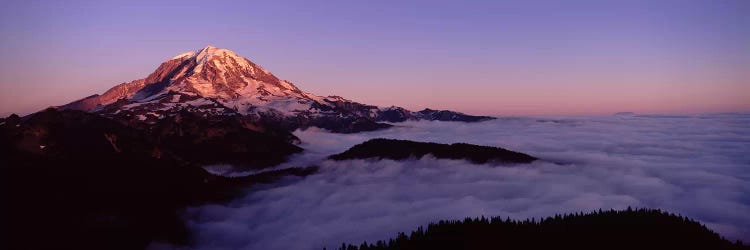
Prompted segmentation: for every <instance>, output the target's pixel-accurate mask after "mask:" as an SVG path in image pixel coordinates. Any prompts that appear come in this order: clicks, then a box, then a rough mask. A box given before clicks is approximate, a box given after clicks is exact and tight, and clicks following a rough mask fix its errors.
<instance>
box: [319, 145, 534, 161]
mask: <svg viewBox="0 0 750 250" xmlns="http://www.w3.org/2000/svg"><path fill="white" fill-rule="evenodd" d="M427 154H430V155H433V156H435V157H436V158H441V159H464V160H468V161H471V162H473V163H479V164H482V163H530V162H533V161H535V160H537V158H535V157H533V156H530V155H527V154H524V153H519V152H514V151H510V150H507V149H503V148H498V147H489V146H478V145H472V144H466V143H454V144H440V143H431V142H415V141H407V140H394V139H372V140H369V141H366V142H363V143H361V144H357V145H355V146H354V147H352V148H350V149H349V150H346V151H344V152H343V153H340V154H336V155H332V156H330V157H329V158H330V159H333V160H349V159H367V158H378V159H383V158H385V159H392V160H403V159H407V158H410V157H416V158H421V157H423V156H425V155H427Z"/></svg>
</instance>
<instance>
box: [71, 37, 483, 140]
mask: <svg viewBox="0 0 750 250" xmlns="http://www.w3.org/2000/svg"><path fill="white" fill-rule="evenodd" d="M60 108H63V109H76V110H85V111H90V112H96V113H100V114H102V115H104V116H107V117H110V118H115V119H118V120H122V121H127V122H132V123H139V122H143V123H154V122H156V121H158V120H161V119H164V118H166V117H170V116H173V115H174V114H176V113H178V112H181V111H183V110H187V111H189V112H194V113H198V114H200V115H202V116H206V117H208V116H232V115H242V116H246V117H249V118H252V119H253V120H254V121H256V122H258V123H263V124H266V125H269V126H276V127H282V128H284V129H287V130H294V129H297V128H306V127H310V126H317V127H321V128H326V129H329V130H331V131H333V132H343V133H348V132H358V131H367V130H375V129H381V128H387V127H389V126H390V125H387V124H382V123H379V122H384V121H385V122H402V121H406V120H439V121H465V122H476V121H483V120H488V119H493V118H492V117H486V116H470V115H465V114H461V113H458V112H453V111H447V110H442V111H439V110H430V109H425V110H422V111H419V112H412V111H409V110H406V109H403V108H399V107H389V108H379V107H377V106H373V105H366V104H361V103H357V102H354V101H351V100H347V99H345V98H342V97H338V96H327V97H324V96H318V95H314V94H311V93H308V92H304V91H302V90H300V89H299V88H298V87H297V86H295V85H294V84H292V83H290V82H288V81H284V80H280V79H279V78H278V77H276V76H274V75H273V74H272V73H271V72H269V71H267V70H265V69H264V68H262V67H261V66H259V65H257V64H255V63H253V62H251V61H250V60H248V59H246V58H243V57H241V56H239V55H237V54H236V53H234V52H232V51H230V50H226V49H220V48H216V47H213V46H207V47H205V48H203V49H200V50H198V51H194V52H187V53H183V54H180V55H178V56H175V57H173V58H171V59H169V60H167V61H165V62H163V63H162V64H161V65H160V66H159V67H158V68H157V69H156V70H155V71H154V72H153V73H151V74H150V75H149V76H147V77H146V78H144V79H139V80H135V81H132V82H127V83H122V84H119V85H117V86H115V87H113V88H111V89H109V90H108V91H106V92H105V93H103V94H102V95H93V96H89V97H86V98H84V99H81V100H78V101H75V102H72V103H69V104H66V105H63V106H60Z"/></svg>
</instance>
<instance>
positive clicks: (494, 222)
mask: <svg viewBox="0 0 750 250" xmlns="http://www.w3.org/2000/svg"><path fill="white" fill-rule="evenodd" d="M339 249H340V250H370V249H378V250H385V249H401V250H411V249H430V250H435V249H452V250H456V249H472V250H482V249H545V250H548V249H629V250H634V249H717V250H718V249H750V247H748V246H744V245H742V244H741V243H740V242H735V243H732V242H730V241H728V240H726V239H724V238H722V237H721V236H719V235H718V234H716V233H715V232H713V231H711V230H709V229H708V228H706V227H705V226H703V225H701V224H700V223H698V222H695V221H693V220H691V219H688V218H685V217H682V216H677V215H674V214H669V213H666V212H662V211H660V210H654V209H639V210H632V209H630V208H628V209H627V210H624V211H614V210H611V211H604V212H603V211H601V210H600V211H599V212H593V213H588V214H580V213H576V214H570V215H564V216H560V215H556V216H554V217H547V218H544V219H541V220H540V221H536V220H534V219H531V220H525V221H515V220H510V219H503V218H499V217H493V218H489V219H487V218H484V217H482V218H473V219H472V218H467V219H465V220H463V221H460V220H455V221H440V222H438V223H432V224H430V225H428V226H427V228H426V229H423V228H422V227H419V228H418V229H417V230H415V231H412V232H411V234H409V235H408V236H407V234H405V233H399V234H398V236H397V237H396V238H393V239H390V240H387V241H377V242H375V243H367V242H363V243H362V244H359V245H352V244H348V245H347V244H342V246H341V247H340V248H339Z"/></svg>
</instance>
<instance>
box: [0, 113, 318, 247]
mask: <svg viewBox="0 0 750 250" xmlns="http://www.w3.org/2000/svg"><path fill="white" fill-rule="evenodd" d="M289 136H290V134H285V132H284V131H281V132H278V133H276V132H272V131H266V132H263V133H261V132H257V131H254V130H251V129H248V128H245V127H244V126H243V123H242V121H241V120H236V119H229V118H227V119H223V120H220V121H211V120H207V119H199V118H197V117H194V116H192V114H190V113H186V114H185V115H177V116H175V117H171V118H169V119H163V120H162V121H160V122H158V123H155V124H153V125H151V126H150V127H138V126H127V125H125V124H121V123H119V122H116V121H113V120H110V119H107V118H103V117H100V116H98V115H96V114H91V113H86V112H82V111H72V110H66V111H58V110H54V109H49V110H46V111H43V112H39V113H36V114H33V115H31V116H28V117H24V118H20V117H18V116H11V117H8V118H7V119H2V120H0V204H2V205H0V230H2V231H1V232H0V249H142V248H144V247H145V246H146V245H147V244H148V243H149V242H151V241H154V240H160V241H170V242H174V243H177V244H181V243H182V244H185V243H187V241H188V239H189V238H190V235H189V234H188V232H187V230H186V228H185V226H184V224H183V221H182V220H181V219H180V218H179V216H178V211H179V210H180V209H182V208H184V207H186V206H190V205H199V204H203V203H207V202H222V201H225V200H228V199H231V198H232V197H234V195H235V194H236V192H238V191H239V190H240V188H242V187H245V186H246V185H250V184H253V183H258V182H264V181H271V180H273V179H275V178H277V177H279V176H284V175H297V176H303V175H307V174H309V173H312V172H314V171H315V168H307V169H301V168H297V169H286V170H282V171H275V172H266V173H264V174H261V175H255V176H249V177H244V178H225V177H220V176H214V175H211V174H209V173H207V172H206V171H205V170H203V169H202V168H201V166H202V165H203V164H210V163H222V162H228V163H232V164H241V165H245V166H247V167H250V168H263V167H266V166H271V165H274V164H278V163H279V162H282V161H284V160H285V158H286V156H288V155H290V154H292V153H295V152H299V151H300V150H301V149H300V148H298V147H296V146H294V145H293V144H291V143H289V142H288V141H289V140H291V139H293V138H290V137H289Z"/></svg>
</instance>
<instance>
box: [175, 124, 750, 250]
mask: <svg viewBox="0 0 750 250" xmlns="http://www.w3.org/2000/svg"><path fill="white" fill-rule="evenodd" d="M397 125H398V127H396V128H394V129H389V130H385V131H377V132H368V133H359V134H350V135H342V134H330V133H326V132H325V131H320V130H316V129H311V130H306V131H297V132H296V135H297V136H299V137H300V138H301V139H302V141H303V142H304V144H303V145H302V146H303V147H304V148H305V149H306V153H304V154H302V155H298V156H296V157H295V158H294V159H293V160H292V161H291V162H290V163H287V164H284V165H283V166H280V167H286V166H295V165H297V166H298V165H305V164H309V163H318V164H320V165H321V171H320V173H317V174H315V175H312V176H308V177H306V178H290V179H287V180H285V181H283V182H281V183H277V184H273V185H269V186H262V187H259V186H256V187H253V188H252V189H250V190H248V191H247V194H246V196H244V197H242V198H240V199H237V200H235V201H234V202H232V203H230V204H226V205H207V206H201V207H194V208H189V209H187V211H185V218H186V220H188V224H189V227H190V229H191V230H193V231H194V232H195V233H196V236H197V238H196V239H195V242H196V245H195V246H192V247H191V248H202V249H322V248H323V247H328V248H329V249H331V248H333V247H335V246H338V245H340V244H341V242H342V241H347V242H355V243H359V242H361V241H363V240H367V241H374V240H379V239H387V238H389V237H393V236H395V234H396V233H397V232H399V231H409V230H412V229H414V228H415V227H416V226H418V225H424V224H427V223H429V222H431V221H436V220H440V219H459V218H463V217H466V216H480V215H484V216H503V217H505V216H508V217H511V218H519V219H524V218H528V217H541V216H549V215H554V214H555V213H564V212H577V211H589V210H595V209H599V208H603V209H609V208H615V209H622V208H625V207H627V206H637V207H651V208H663V209H667V210H669V211H671V212H676V213H680V214H683V215H687V216H689V217H692V218H695V219H698V220H700V221H701V222H703V223H705V224H706V225H708V226H709V227H710V228H712V229H714V230H716V231H718V232H719V233H721V234H722V235H724V236H725V237H728V238H730V239H743V240H745V241H750V154H749V153H750V115H742V114H725V115H704V116H677V117H675V116H648V117H639V116H625V117H622V116H611V117H556V118H549V117H547V118H501V119H498V120H495V121H489V122H482V123H475V124H468V123H451V122H406V123H399V124H397ZM376 137H384V138H398V139H410V140H418V141H431V142H441V143H453V142H467V143H472V144H479V145H493V146H500V147H504V148H507V149H511V150H515V151H520V152H524V153H529V154H531V155H534V156H537V157H540V158H543V159H546V160H549V161H554V162H562V163H565V164H564V165H558V164H552V163H549V162H536V163H533V164H530V165H525V166H518V167H510V168H506V167H490V166H485V165H474V164H470V163H468V162H465V161H455V160H438V159H434V158H431V157H425V158H422V159H419V160H409V161H400V162H399V161H391V160H382V161H372V160H353V161H342V162H333V161H323V162H322V163H320V161H321V160H322V159H323V158H324V157H325V156H327V155H329V154H333V153H338V152H341V151H343V150H346V149H347V148H349V147H350V146H352V145H354V144H357V143H360V142H363V141H365V140H367V139H370V138H376Z"/></svg>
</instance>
